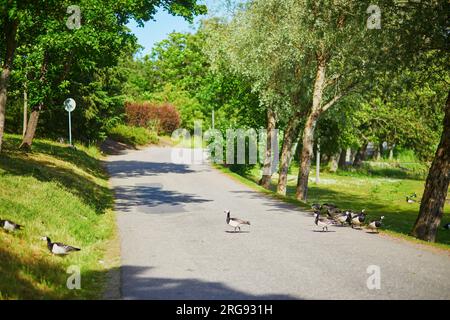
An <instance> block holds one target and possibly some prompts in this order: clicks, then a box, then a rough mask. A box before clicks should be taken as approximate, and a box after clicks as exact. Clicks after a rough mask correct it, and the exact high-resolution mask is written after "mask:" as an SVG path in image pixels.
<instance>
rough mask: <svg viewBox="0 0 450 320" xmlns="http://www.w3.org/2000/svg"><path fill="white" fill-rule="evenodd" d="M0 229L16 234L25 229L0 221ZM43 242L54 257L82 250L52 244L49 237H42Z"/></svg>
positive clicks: (60, 244)
mask: <svg viewBox="0 0 450 320" xmlns="http://www.w3.org/2000/svg"><path fill="white" fill-rule="evenodd" d="M0 228H2V229H3V230H5V231H6V232H16V231H19V230H22V229H23V226H21V225H20V224H17V223H15V222H13V221H11V220H2V219H0ZM41 240H44V241H46V242H47V249H48V250H49V251H50V252H51V253H52V254H54V255H58V256H63V255H66V254H68V253H70V252H73V251H80V250H81V249H80V248H75V247H72V246H69V245H67V244H64V243H60V242H52V240H50V238H49V237H41Z"/></svg>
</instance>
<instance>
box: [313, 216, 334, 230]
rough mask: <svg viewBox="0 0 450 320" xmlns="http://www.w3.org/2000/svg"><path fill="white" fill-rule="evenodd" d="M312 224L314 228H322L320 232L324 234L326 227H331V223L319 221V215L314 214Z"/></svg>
mask: <svg viewBox="0 0 450 320" xmlns="http://www.w3.org/2000/svg"><path fill="white" fill-rule="evenodd" d="M314 217H315V219H314V223H315V225H316V226H318V227H319V228H322V232H325V230H326V231H327V232H328V227H329V226H330V225H331V223H330V222H329V221H328V220H325V221H323V220H320V214H319V213H317V212H316V213H315V214H314Z"/></svg>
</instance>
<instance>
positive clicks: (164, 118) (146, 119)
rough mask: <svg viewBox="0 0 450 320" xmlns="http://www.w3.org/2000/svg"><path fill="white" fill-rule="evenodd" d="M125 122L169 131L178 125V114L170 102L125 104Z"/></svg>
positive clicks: (165, 131) (130, 124) (159, 130)
mask: <svg viewBox="0 0 450 320" xmlns="http://www.w3.org/2000/svg"><path fill="white" fill-rule="evenodd" d="M125 113H126V118H127V124H128V125H129V126H135V127H145V128H150V129H152V130H156V131H158V133H159V132H164V133H171V132H173V131H174V130H175V129H177V128H179V126H180V114H179V112H178V110H177V108H176V107H175V106H174V105H172V104H170V103H167V102H165V103H162V104H155V103H150V102H144V103H136V102H127V103H126V104H125Z"/></svg>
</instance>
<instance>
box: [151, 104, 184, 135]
mask: <svg viewBox="0 0 450 320" xmlns="http://www.w3.org/2000/svg"><path fill="white" fill-rule="evenodd" d="M150 110H151V111H150V119H153V120H157V121H158V125H159V128H158V132H164V133H172V132H173V131H175V130H176V129H178V128H179V127H180V122H181V120H180V113H179V112H178V110H177V108H176V107H175V106H174V105H173V104H170V103H168V102H165V103H163V104H161V105H159V106H151V107H150Z"/></svg>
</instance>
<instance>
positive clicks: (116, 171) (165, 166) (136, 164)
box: [107, 160, 194, 178]
mask: <svg viewBox="0 0 450 320" xmlns="http://www.w3.org/2000/svg"><path fill="white" fill-rule="evenodd" d="M107 165H108V172H109V173H110V175H111V177H112V178H129V177H139V176H157V175H160V174H165V173H177V174H185V173H192V172H194V171H193V170H191V169H189V166H187V165H185V164H175V163H169V162H142V161H123V160H118V161H111V162H109V163H108V164H107Z"/></svg>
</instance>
